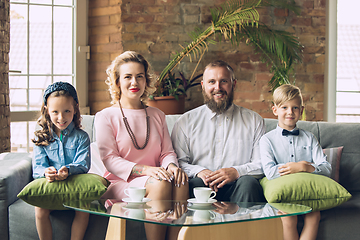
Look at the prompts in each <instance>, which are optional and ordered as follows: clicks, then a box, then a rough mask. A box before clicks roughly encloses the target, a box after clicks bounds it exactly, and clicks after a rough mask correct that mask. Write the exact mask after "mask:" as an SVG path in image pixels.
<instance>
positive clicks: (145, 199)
mask: <svg viewBox="0 0 360 240" xmlns="http://www.w3.org/2000/svg"><path fill="white" fill-rule="evenodd" d="M122 201H123V202H127V203H137V204H142V203H147V202H150V201H151V199H150V198H143V200H142V201H133V200H131V198H123V199H122Z"/></svg>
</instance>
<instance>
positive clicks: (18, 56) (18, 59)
mask: <svg viewBox="0 0 360 240" xmlns="http://www.w3.org/2000/svg"><path fill="white" fill-rule="evenodd" d="M10 46H11V47H10V53H9V60H10V61H9V70H17V71H21V73H27V64H26V59H27V6H24V5H19V4H10Z"/></svg>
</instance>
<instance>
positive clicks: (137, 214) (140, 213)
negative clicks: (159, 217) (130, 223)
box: [124, 209, 145, 219]
mask: <svg viewBox="0 0 360 240" xmlns="http://www.w3.org/2000/svg"><path fill="white" fill-rule="evenodd" d="M124 215H125V216H126V217H128V218H135V219H145V211H144V209H128V210H126V211H125V213H124Z"/></svg>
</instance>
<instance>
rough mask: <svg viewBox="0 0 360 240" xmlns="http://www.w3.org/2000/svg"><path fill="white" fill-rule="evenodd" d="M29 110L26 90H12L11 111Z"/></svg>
mask: <svg viewBox="0 0 360 240" xmlns="http://www.w3.org/2000/svg"><path fill="white" fill-rule="evenodd" d="M26 110H27V91H26V89H10V111H26Z"/></svg>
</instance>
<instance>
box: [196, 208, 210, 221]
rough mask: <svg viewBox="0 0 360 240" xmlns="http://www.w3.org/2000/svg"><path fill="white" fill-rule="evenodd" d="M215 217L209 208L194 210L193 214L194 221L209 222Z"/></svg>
mask: <svg viewBox="0 0 360 240" xmlns="http://www.w3.org/2000/svg"><path fill="white" fill-rule="evenodd" d="M214 218H215V213H214V212H213V211H210V210H196V211H195V212H194V215H193V221H195V222H209V221H210V220H213V219H214Z"/></svg>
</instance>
